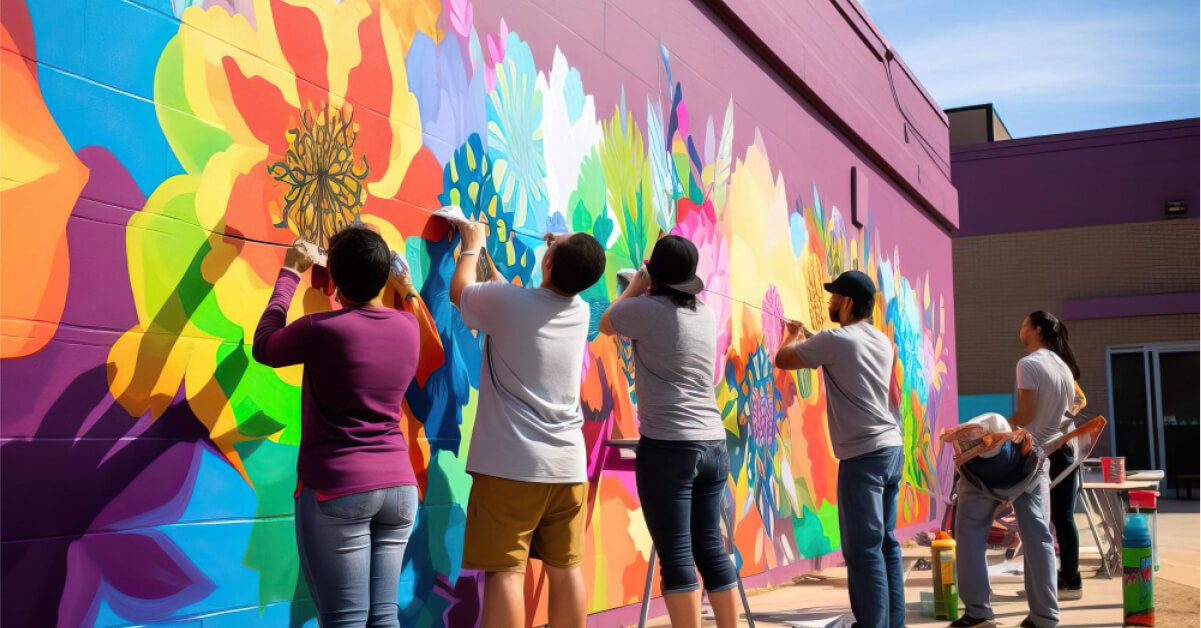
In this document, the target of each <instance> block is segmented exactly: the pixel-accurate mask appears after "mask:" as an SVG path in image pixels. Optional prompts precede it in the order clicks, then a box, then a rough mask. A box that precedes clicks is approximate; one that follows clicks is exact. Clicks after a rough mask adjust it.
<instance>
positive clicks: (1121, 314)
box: [952, 117, 1201, 488]
mask: <svg viewBox="0 0 1201 628" xmlns="http://www.w3.org/2000/svg"><path fill="white" fill-rule="evenodd" d="M952 124H953V125H954V124H955V118H954V117H952ZM964 135H965V136H971V135H972V134H964ZM975 135H977V136H978V135H982V134H980V133H976V134H975ZM1199 171H1201V163H1199V159H1198V121H1197V120H1186V121H1179V122H1168V123H1159V124H1149V125H1139V126H1136V127H1122V128H1117V129H1103V130H1099V131H1090V132H1084V133H1074V134H1067V135H1055V136H1046V137H1037V138H1028V139H1020V140H1006V141H996V142H991V143H982V144H970V145H964V146H958V147H955V148H954V149H953V151H952V173H953V176H954V180H955V184H956V187H958V189H959V193H960V212H961V230H960V232H959V233H958V235H957V237H956V239H955V240H954V260H955V302H956V327H955V333H956V337H957V339H958V353H957V363H958V377H959V392H960V417H961V420H962V419H966V418H970V417H971V416H974V415H976V414H978V413H979V412H981V411H984V410H996V411H1008V410H1009V409H1010V404H1011V395H1012V390H1013V385H1014V365H1015V363H1016V362H1017V360H1018V358H1020V357H1021V355H1022V349H1021V346H1020V345H1019V343H1018V339H1017V335H1018V327H1019V326H1020V324H1021V322H1022V319H1023V317H1024V316H1025V315H1027V314H1028V313H1030V312H1031V311H1034V310H1039V309H1043V310H1047V311H1050V312H1051V313H1053V314H1055V315H1057V316H1059V317H1060V318H1061V319H1062V320H1064V321H1065V322H1066V323H1067V325H1068V328H1069V332H1070V337H1071V344H1072V347H1073V349H1074V351H1075V353H1076V356H1077V360H1078V362H1079V365H1080V369H1081V385H1082V387H1083V388H1084V390H1085V392H1086V393H1087V395H1088V398H1089V404H1088V407H1087V408H1086V413H1087V414H1089V415H1096V414H1101V415H1105V416H1106V417H1108V418H1109V419H1110V428H1109V430H1108V434H1107V435H1106V437H1105V438H1103V440H1102V442H1101V445H1100V448H1099V449H1100V450H1101V451H1103V452H1107V451H1110V450H1113V449H1116V450H1117V452H1118V453H1119V454H1121V455H1126V456H1127V457H1128V459H1129V460H1128V462H1129V464H1130V466H1131V467H1132V468H1138V467H1144V468H1145V467H1156V468H1164V469H1166V470H1167V471H1168V473H1169V482H1168V485H1169V488H1171V487H1174V486H1176V485H1177V484H1181V483H1187V482H1193V483H1195V477H1196V474H1197V466H1198V463H1197V450H1198V447H1197V443H1198V426H1197V422H1198V377H1199V375H1198V370H1197V369H1198V367H1197V348H1198V338H1199V333H1198V329H1199V326H1201V320H1199V318H1198V309H1199V308H1198V303H1199V297H1198V283H1199V282H1201V276H1199V272H1198V269H1199V251H1201V242H1199V240H1198V234H1199V229H1201V224H1199V221H1198V172H1199ZM1184 443H1187V446H1184Z"/></svg>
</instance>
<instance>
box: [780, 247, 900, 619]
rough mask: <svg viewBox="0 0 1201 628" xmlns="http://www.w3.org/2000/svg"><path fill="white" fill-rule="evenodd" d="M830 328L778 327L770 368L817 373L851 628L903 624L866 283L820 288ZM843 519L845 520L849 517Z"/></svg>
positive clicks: (889, 394)
mask: <svg viewBox="0 0 1201 628" xmlns="http://www.w3.org/2000/svg"><path fill="white" fill-rule="evenodd" d="M825 287H826V291H827V292H829V293H830V320H831V321H833V322H835V323H838V324H839V327H838V328H837V329H829V330H825V331H821V332H818V333H816V334H814V333H813V332H811V331H809V330H808V329H806V328H805V326H804V325H802V324H801V323H798V322H795V321H790V322H789V323H788V324H786V325H785V338H784V342H783V343H781V345H780V350H779V351H778V352H777V353H776V367H777V368H781V369H789V370H794V369H802V368H810V369H812V368H817V367H821V369H822V376H823V378H824V380H825V383H826V410H827V412H826V416H827V420H828V421H829V426H830V441H831V442H832V444H833V445H834V455H835V456H837V457H838V459H839V465H838V518H839V527H840V531H841V535H842V555H843V558H845V559H846V563H847V578H848V581H849V583H848V589H849V593H850V597H851V612H852V613H854V615H855V625H856V626H876V627H879V626H891V627H897V626H904V625H905V583H904V576H903V574H902V571H901V546H900V544H899V543H897V539H896V536H895V535H894V534H893V530H894V528H895V527H896V519H897V493H898V492H899V490H900V483H901V470H902V468H903V466H904V463H905V457H904V455H903V454H902V453H901V445H902V443H903V440H902V438H901V427H900V423H899V421H898V420H897V415H896V414H895V413H894V412H893V407H895V406H896V405H899V404H898V403H897V401H898V399H897V396H896V391H897V388H896V386H895V380H894V378H893V372H894V369H893V365H894V361H895V358H896V353H895V351H894V350H893V346H892V341H891V340H889V338H888V336H885V335H884V333H883V332H881V331H880V330H879V329H876V327H875V325H873V324H872V321H871V316H872V308H873V306H874V305H875V301H876V286H875V284H873V283H872V280H871V278H870V277H868V276H867V275H865V274H863V273H861V272H859V271H857V270H851V271H847V272H845V273H843V274H841V275H839V276H838V278H837V279H835V280H834V281H833V282H831V283H828V284H826V285H825ZM852 514H853V516H851V515H852Z"/></svg>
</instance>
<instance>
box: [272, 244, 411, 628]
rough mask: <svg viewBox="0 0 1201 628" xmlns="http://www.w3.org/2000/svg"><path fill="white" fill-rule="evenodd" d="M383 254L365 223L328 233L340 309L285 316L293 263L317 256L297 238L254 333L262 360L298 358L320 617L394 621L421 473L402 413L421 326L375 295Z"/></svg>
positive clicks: (300, 472) (308, 569)
mask: <svg viewBox="0 0 1201 628" xmlns="http://www.w3.org/2000/svg"><path fill="white" fill-rule="evenodd" d="M391 255H392V253H391V252H390V251H389V249H388V245H387V244H386V243H385V242H384V240H383V238H381V237H380V236H379V234H377V233H374V232H372V231H369V230H367V229H365V228H351V229H347V230H345V231H342V232H340V233H338V234H337V235H335V236H334V237H332V238H330V241H329V272H330V275H331V276H332V278H333V281H334V285H336V286H337V288H338V294H337V299H338V302H339V303H341V305H342V309H340V310H336V311H333V312H325V313H321V314H312V315H309V316H305V317H302V318H300V319H299V320H297V321H295V322H293V323H292V324H291V325H286V323H287V317H288V307H289V305H290V304H291V302H292V296H293V294H294V293H295V292H296V287H297V285H298V284H299V283H300V276H301V273H303V272H305V271H306V270H308V269H309V267H311V266H312V265H313V262H312V260H311V259H310V258H309V256H308V254H307V253H306V252H305V248H304V247H303V246H302V245H301V243H300V242H297V244H295V245H293V247H292V248H291V249H289V250H288V253H287V255H286V256H285V258H284V268H283V269H282V270H280V273H279V278H278V279H276V281H275V291H274V293H273V294H272V295H271V301H270V302H269V303H268V304H267V309H266V311H264V312H263V317H262V319H261V320H260V321H259V326H258V329H257V330H255V333H254V358H255V359H256V360H258V361H259V362H261V363H263V364H266V365H268V366H272V367H283V366H291V365H294V364H303V365H304V382H303V384H302V386H301V406H300V416H301V436H300V454H299V458H298V459H297V462H296V475H297V478H298V479H299V486H298V489H297V495H296V540H297V545H298V546H299V550H300V563H301V566H302V568H303V569H304V574H305V579H306V581H307V582H308V585H309V591H310V592H311V593H312V596H313V601H314V602H315V603H316V605H317V611H318V614H319V615H320V623H321V625H322V626H323V627H325V628H329V627H331V626H363V625H369V626H399V625H400V622H399V617H398V614H399V608H398V604H397V588H398V581H399V578H400V568H401V562H402V560H403V558H404V551H405V545H406V544H407V543H408V540H409V534H410V533H411V532H412V529H413V520H414V518H415V517H416V514H417V481H416V478H415V475H414V473H413V467H412V465H411V464H410V462H409V457H408V452H407V449H408V447H407V444H406V441H405V438H404V435H403V434H402V433H401V431H400V425H399V419H400V414H401V403H402V402H403V399H404V394H405V390H406V389H407V388H408V387H409V382H411V381H412V380H413V376H414V373H415V371H416V369H417V361H418V350H419V341H418V338H419V335H418V326H417V320H416V318H414V316H413V315H412V314H410V313H408V312H402V311H399V310H396V309H393V308H388V307H384V306H383V304H382V301H381V300H380V292H381V291H382V290H383V288H384V286H385V284H387V282H388V281H389V274H390V273H389V268H390V262H391ZM407 293H408V295H409V296H410V297H411V296H412V293H411V288H410V289H409V290H408V291H407ZM402 294H403V293H402Z"/></svg>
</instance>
